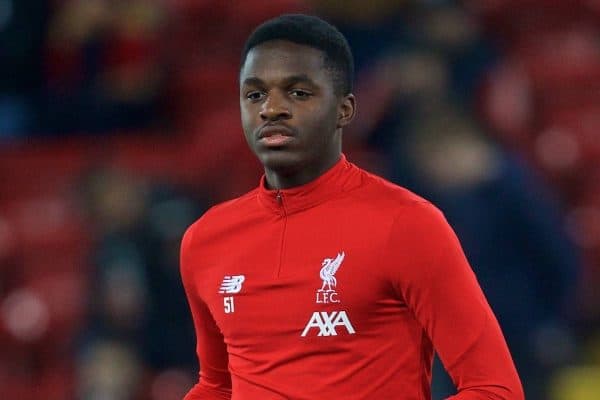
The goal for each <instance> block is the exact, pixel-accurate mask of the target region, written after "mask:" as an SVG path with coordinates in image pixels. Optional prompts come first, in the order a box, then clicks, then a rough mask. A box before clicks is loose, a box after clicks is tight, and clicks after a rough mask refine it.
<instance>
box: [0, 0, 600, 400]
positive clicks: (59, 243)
mask: <svg viewBox="0 0 600 400" xmlns="http://www.w3.org/2000/svg"><path fill="white" fill-rule="evenodd" d="M284 12H305V13H313V14H317V15H320V16H322V17H325V18H326V19H327V20H329V21H331V22H333V23H334V24H336V25H337V26H338V27H339V28H340V30H341V31H342V32H343V33H344V34H345V35H346V36H347V38H348V40H349V42H350V44H351V47H352V48H353V51H354V55H355V58H356V65H357V79H356V91H355V93H356V95H357V97H358V105H359V107H358V110H359V111H358V117H357V119H356V120H355V121H354V123H353V124H352V126H351V128H350V129H348V130H347V132H345V135H346V136H345V152H346V154H347V155H348V157H349V159H350V160H352V161H354V162H356V163H357V164H359V165H360V166H362V167H364V168H366V169H368V170H370V171H373V172H375V173H378V174H381V175H383V176H385V177H387V178H388V179H390V180H392V181H394V182H396V183H398V184H401V185H404V186H406V187H408V188H409V189H411V190H413V191H415V192H417V193H419V194H421V195H422V196H424V197H426V198H428V199H430V200H432V201H433V202H434V203H435V204H437V205H438V206H439V207H440V208H441V209H442V210H443V211H444V212H445V214H446V216H447V218H448V220H449V221H450V223H451V224H452V225H453V227H454V228H455V230H456V231H457V233H458V235H459V237H460V239H461V241H462V243H463V246H464V248H465V251H466V253H467V256H468V258H469V260H470V261H471V263H472V265H473V268H474V270H475V271H476V273H477V275H478V277H479V280H480V283H481V285H482V287H483V289H484V291H485V293H486V295H487V296H488V300H489V301H490V303H491V305H492V307H493V308H494V310H495V312H496V314H497V316H498V319H499V320H500V323H501V325H502V327H503V329H504V332H505V336H506V339H507V341H508V343H509V346H510V348H511V351H512V353H513V356H514V359H515V362H516V364H517V368H518V369H519V372H520V375H521V378H522V380H523V384H524V386H525V389H526V393H527V398H528V399H530V400H537V399H540V400H545V399H551V400H591V399H596V400H597V399H598V398H600V290H598V288H599V287H600V1H598V0H570V1H568V0H472V1H467V0H465V1H450V0H428V1H427V0H421V1H417V0H412V1H410V0H405V1H400V0H396V1H391V0H389V1H386V0H370V1H368V2H365V1H362V0H345V1H343V2H342V1H336V0H320V1H319V0H270V1H262V0H245V1H220V0H46V1H43V0H0V397H2V398H3V399H18V400H28V399H40V398H43V399H48V400H54V399H57V400H58V399H61V400H62V399H89V400H99V399H102V400H113V399H114V400H126V399H134V400H137V399H149V400H171V399H180V398H181V397H182V395H183V394H184V393H185V392H186V391H187V390H188V389H189V388H190V387H191V386H192V385H193V383H194V381H195V380H196V376H197V368H198V367H197V363H196V358H195V352H194V340H195V339H194V332H193V328H192V324H191V320H190V316H189V312H188V307H187V303H186V299H185V297H184V293H183V289H182V287H181V284H180V280H179V271H178V251H179V241H180V238H181V235H182V233H183V231H184V230H185V228H186V227H187V226H188V225H189V224H190V223H192V222H193V221H194V220H195V219H196V218H198V217H199V216H200V215H201V214H202V212H203V211H204V210H206V208H207V207H209V206H210V205H212V204H214V203H216V202H219V201H222V200H225V199H228V198H231V197H234V196H237V195H240V194H242V193H244V192H245V191H247V190H249V189H251V188H253V187H254V186H255V185H256V184H257V182H258V178H259V176H260V174H261V170H260V167H259V165H258V163H257V162H256V161H255V160H254V157H253V156H252V155H251V153H250V152H249V150H247V149H246V145H245V142H244V139H243V136H242V131H241V127H240V122H239V109H238V108H239V106H238V83H237V74H238V67H239V56H240V52H241V48H242V46H243V43H244V40H245V38H246V37H247V35H248V34H249V33H250V32H251V30H252V29H253V28H254V27H255V26H256V25H258V24H259V23H260V22H262V21H264V20H265V19H268V18H270V17H273V16H275V15H278V14H280V13H284ZM433 387H434V395H433V398H434V399H440V398H443V397H444V396H447V395H449V394H451V393H453V389H452V385H451V384H450V382H449V380H448V378H447V376H446V375H445V373H444V372H443V368H441V367H440V366H439V364H437V363H436V367H435V373H434V384H433Z"/></svg>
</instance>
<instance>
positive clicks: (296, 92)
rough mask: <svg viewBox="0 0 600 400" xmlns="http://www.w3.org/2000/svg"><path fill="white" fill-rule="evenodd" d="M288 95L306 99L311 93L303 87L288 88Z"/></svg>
mask: <svg viewBox="0 0 600 400" xmlns="http://www.w3.org/2000/svg"><path fill="white" fill-rule="evenodd" d="M290 95H291V96H292V97H297V98H299V99H307V98H309V97H310V96H312V93H311V92H309V91H308V90H304V89H292V90H290Z"/></svg>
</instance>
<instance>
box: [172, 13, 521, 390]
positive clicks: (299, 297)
mask: <svg viewBox="0 0 600 400" xmlns="http://www.w3.org/2000/svg"><path fill="white" fill-rule="evenodd" d="M352 76H353V62H352V55H351V53H350V49H349V47H348V44H347V42H346V40H345V39H344V38H343V36H342V35H341V34H340V33H339V32H338V31H337V30H336V29H335V28H334V27H332V26H331V25H329V24H327V23H326V22H324V21H322V20H320V19H318V18H316V17H310V16H303V15H285V16H281V17H278V18H275V19H273V20H270V21H267V22H266V23H264V24H263V25H261V26H260V27H258V28H257V29H256V30H255V31H254V33H253V34H252V35H251V36H250V38H249V39H248V41H247V43H246V47H245V49H244V52H243V57H242V64H241V71H240V105H241V111H242V123H243V127H244V132H245V135H246V139H247V141H248V144H249V146H250V148H251V149H252V151H253V152H254V153H255V154H256V156H257V157H258V159H259V160H260V161H261V163H262V164H263V165H264V170H265V174H264V176H263V178H262V180H261V182H260V185H259V187H258V188H256V189H255V190H253V191H251V192H249V193H247V194H246V195H244V196H242V197H240V198H237V199H235V200H232V201H229V202H226V203H223V204H220V205H218V206H215V207H213V208H212V209H211V210H209V211H208V212H207V213H206V214H205V215H204V216H203V217H202V218H200V220H198V221H197V222H196V223H194V224H193V225H192V226H191V227H190V228H189V229H188V231H187V232H186V234H185V236H184V238H183V243H182V251H181V273H182V277H183V282H184V286H185V289H186V294H187V296H188V300H189V303H190V306H191V309H192V315H193V317H194V323H195V328H196V335H197V339H198V343H197V353H198V357H199V360H200V380H199V382H198V384H197V385H196V386H195V387H194V388H192V390H191V391H190V392H189V393H188V395H187V396H186V399H187V400H195V399H197V400H200V399H202V400H205V399H235V400H257V399H260V400H283V399H294V400H296V399H309V400H314V399H368V400H371V399H401V400H410V399H415V400H417V399H418V400H424V399H429V398H430V397H431V395H430V382H431V363H432V356H433V352H434V350H435V351H437V352H438V353H439V355H440V358H441V360H442V362H443V363H444V365H445V367H446V369H447V370H448V372H449V373H450V375H451V377H452V378H453V380H454V382H455V384H456V387H457V390H458V393H457V394H456V396H454V397H453V398H454V399H522V398H523V393H522V389H521V385H520V382H519V378H518V376H517V373H516V371H515V368H514V366H513V362H512V360H511V357H510V354H509V352H508V349H507V347H506V344H505V342H504V339H503V337H502V333H501V332H500V328H499V326H498V323H497V322H496V319H495V317H494V315H493V313H492V311H491V310H490V307H489V306H488V304H487V302H486V300H485V298H484V295H483V294H482V292H481V290H480V288H479V286H478V284H477V281H476V279H475V276H474V275H473V272H472V271H471V268H470V267H469V265H468V263H467V260H466V259H465V256H464V255H463V253H462V250H461V248H460V244H459V243H458V240H457V239H456V237H455V235H454V233H453V232H452V230H451V228H450V227H449V226H448V224H447V223H446V221H445V220H444V217H443V216H442V214H441V213H440V211H438V210H437V209H436V208H435V207H434V206H432V205H431V204H430V203H428V202H427V201H425V200H423V199H422V198H420V197H418V196H416V195H415V194H413V193H411V192H409V191H407V190H405V189H403V188H400V187H398V186H395V185H393V184H391V183H389V182H387V181H385V180H383V179H381V178H379V177H377V176H374V175H371V174H369V173H367V172H365V171H363V170H361V169H360V168H358V167H356V166H355V165H353V164H352V163H350V162H349V161H347V160H346V159H345V157H344V156H343V154H342V150H341V144H342V129H343V128H344V126H346V125H347V124H348V123H350V121H351V120H352V117H353V116H354V113H355V99H354V96H353V95H352V94H351V93H352Z"/></svg>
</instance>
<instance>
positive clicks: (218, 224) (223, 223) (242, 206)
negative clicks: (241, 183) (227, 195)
mask: <svg viewBox="0 0 600 400" xmlns="http://www.w3.org/2000/svg"><path fill="white" fill-rule="evenodd" d="M257 193H258V189H254V190H252V191H250V192H248V193H246V194H244V195H242V196H240V197H237V198H235V199H232V200H228V201H225V202H222V203H219V204H216V205H214V206H212V207H210V208H209V209H208V210H207V211H206V212H205V213H204V214H203V215H202V216H201V217H200V218H198V219H197V220H196V221H195V222H193V223H192V224H191V225H190V226H189V227H188V228H187V230H186V231H185V233H184V234H183V239H182V241H181V250H182V253H183V252H184V251H186V250H189V249H190V248H191V247H194V246H195V245H197V244H198V242H202V238H203V237H207V236H211V235H213V234H214V233H215V232H218V231H219V230H222V229H226V227H227V226H228V225H231V224H232V223H236V222H239V221H240V220H241V219H243V217H244V216H246V215H248V213H249V212H250V211H251V210H253V209H255V208H257V207H258V204H257V198H256V196H257Z"/></svg>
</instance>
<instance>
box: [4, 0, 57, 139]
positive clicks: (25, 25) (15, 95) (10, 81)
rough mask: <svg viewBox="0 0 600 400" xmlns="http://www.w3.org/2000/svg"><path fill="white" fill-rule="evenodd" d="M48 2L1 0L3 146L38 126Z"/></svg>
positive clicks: (41, 0) (42, 0) (40, 0)
mask: <svg viewBox="0 0 600 400" xmlns="http://www.w3.org/2000/svg"><path fill="white" fill-rule="evenodd" d="M47 3H48V2H47V1H44V0H2V1H0V144H1V143H2V141H3V139H7V138H10V137H18V136H24V135H26V134H30V133H31V130H32V129H34V128H35V126H36V123H37V121H36V112H35V110H36V102H37V100H38V94H39V88H40V87H41V85H42V82H43V72H42V53H43V46H44V38H45V33H46V27H47V20H48V4H47Z"/></svg>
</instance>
